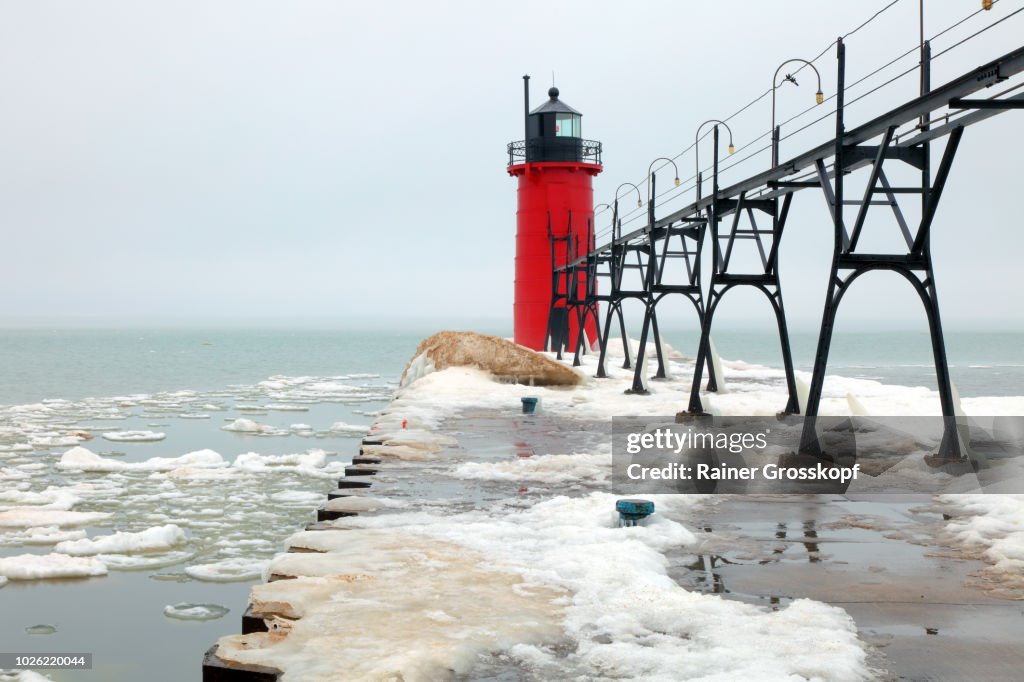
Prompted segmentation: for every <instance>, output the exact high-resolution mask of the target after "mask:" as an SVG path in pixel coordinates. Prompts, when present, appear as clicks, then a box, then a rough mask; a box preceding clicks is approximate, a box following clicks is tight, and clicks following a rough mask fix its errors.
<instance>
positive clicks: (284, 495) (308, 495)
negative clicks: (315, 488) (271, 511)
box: [270, 490, 325, 507]
mask: <svg viewBox="0 0 1024 682" xmlns="http://www.w3.org/2000/svg"><path fill="white" fill-rule="evenodd" d="M324 496H325V495H324V493H313V492H307V491H305V490H285V491H282V492H279V493H274V494H273V495H271V496H270V499H271V501H273V502H277V503H279V504H287V505H298V506H303V507H308V506H310V505H314V504H319V503H320V502H323V500H324Z"/></svg>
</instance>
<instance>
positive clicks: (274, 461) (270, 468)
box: [231, 449, 335, 477]
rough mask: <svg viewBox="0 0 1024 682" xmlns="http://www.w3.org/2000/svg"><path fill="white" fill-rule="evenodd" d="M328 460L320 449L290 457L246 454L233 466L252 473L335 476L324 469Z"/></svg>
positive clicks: (240, 456) (238, 458)
mask: <svg viewBox="0 0 1024 682" xmlns="http://www.w3.org/2000/svg"><path fill="white" fill-rule="evenodd" d="M326 460H327V453H326V452H324V451H323V450H320V449H313V450H309V451H308V452H305V453H295V454H288V455H261V454H258V453H255V452H246V453H244V454H241V455H239V456H238V457H236V458H235V461H234V462H233V463H232V465H231V466H233V467H234V468H236V469H241V470H242V471H249V472H252V473H267V472H274V471H294V472H295V473H298V474H302V475H306V476H321V477H330V476H334V475H335V474H334V473H332V472H329V471H327V470H326V469H325V468H324V464H325V463H326Z"/></svg>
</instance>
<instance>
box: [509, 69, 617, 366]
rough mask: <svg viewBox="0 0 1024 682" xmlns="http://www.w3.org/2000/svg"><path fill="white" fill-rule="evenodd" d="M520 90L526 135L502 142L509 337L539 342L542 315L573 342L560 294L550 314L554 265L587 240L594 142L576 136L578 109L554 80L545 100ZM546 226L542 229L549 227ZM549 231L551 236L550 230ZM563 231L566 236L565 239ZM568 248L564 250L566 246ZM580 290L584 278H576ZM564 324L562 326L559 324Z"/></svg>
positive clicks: (592, 329) (593, 334)
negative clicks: (509, 224) (535, 103)
mask: <svg viewBox="0 0 1024 682" xmlns="http://www.w3.org/2000/svg"><path fill="white" fill-rule="evenodd" d="M523 79H524V88H525V91H526V111H527V112H528V113H527V115H526V139H525V140H524V141H523V142H512V143H510V144H509V146H508V149H509V166H508V173H509V175H511V176H513V177H516V178H518V181H519V196H518V199H519V208H518V210H517V212H516V288H515V292H516V293H515V308H514V314H515V316H514V319H515V342H516V343H518V344H520V345H523V346H526V347H527V348H532V349H534V350H543V348H544V344H545V341H546V340H547V339H546V334H547V331H548V325H549V323H553V325H554V327H553V331H554V333H555V335H556V337H557V336H559V335H560V334H565V333H567V334H568V336H566V337H565V338H566V339H567V345H568V346H569V348H573V347H574V344H575V343H576V338H577V334H578V329H577V323H576V319H575V316H574V315H570V316H569V319H568V324H567V325H566V319H565V318H566V316H565V313H564V312H562V313H561V314H559V310H561V311H564V308H565V306H564V302H559V303H558V304H557V307H558V309H559V310H556V311H555V314H554V317H553V319H549V318H551V312H552V311H551V301H552V292H553V286H558V287H560V290H561V291H564V290H565V286H566V284H565V281H564V279H563V280H561V281H560V282H556V281H555V280H554V279H553V277H552V272H553V270H554V268H555V267H556V266H558V265H563V264H564V263H565V262H566V259H567V258H569V259H575V258H576V256H578V255H583V254H585V253H586V252H587V251H589V250H590V249H591V248H593V246H594V244H593V234H594V232H593V227H592V225H593V221H594V188H593V179H594V176H595V175H597V174H598V173H600V172H601V170H602V167H601V143H600V142H594V141H592V140H584V139H583V136H582V131H581V126H580V119H581V118H582V114H580V113H579V112H578V111H576V110H575V109H573V108H572V107H570V106H569V105H567V104H565V103H564V102H562V101H561V100H559V99H558V88H554V87H553V88H551V89H550V90H548V97H549V99H548V101H547V102H545V103H544V104H542V105H541V106H539V107H537V108H536V109H534V110H533V111H530V110H529V108H530V107H529V76H524V77H523ZM549 230H550V233H549ZM552 235H553V236H554V237H555V240H554V242H552V239H551V236H552ZM566 237H571V239H566ZM570 248H571V250H569V249H570ZM578 286H579V287H581V292H582V290H583V289H584V288H585V286H586V283H585V282H584V281H582V278H581V281H579V282H578ZM566 327H567V328H566ZM585 331H586V334H587V340H588V343H590V344H592V343H593V342H594V341H595V340H596V338H597V329H596V325H595V323H594V320H593V318H590V319H588V320H587V323H586V327H585Z"/></svg>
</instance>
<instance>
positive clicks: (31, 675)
mask: <svg viewBox="0 0 1024 682" xmlns="http://www.w3.org/2000/svg"><path fill="white" fill-rule="evenodd" d="M0 682H53V680H51V679H50V678H49V677H47V676H46V675H41V674H39V673H37V672H35V671H34V670H0Z"/></svg>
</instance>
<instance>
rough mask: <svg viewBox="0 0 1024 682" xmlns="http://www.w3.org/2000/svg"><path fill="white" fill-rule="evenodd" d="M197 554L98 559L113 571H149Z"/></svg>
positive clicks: (185, 552) (108, 555)
mask: <svg viewBox="0 0 1024 682" xmlns="http://www.w3.org/2000/svg"><path fill="white" fill-rule="evenodd" d="M194 557H195V552H187V551H182V552H167V553H166V554H97V555H96V558H97V559H99V560H100V561H102V562H103V563H104V564H106V566H107V568H109V569H110V570H112V571H148V570H151V569H154V568H165V567H167V566H174V565H175V564H180V563H182V562H185V561H188V560H190V559H192V558H194Z"/></svg>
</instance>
